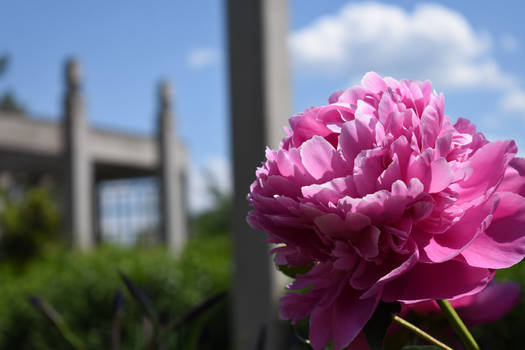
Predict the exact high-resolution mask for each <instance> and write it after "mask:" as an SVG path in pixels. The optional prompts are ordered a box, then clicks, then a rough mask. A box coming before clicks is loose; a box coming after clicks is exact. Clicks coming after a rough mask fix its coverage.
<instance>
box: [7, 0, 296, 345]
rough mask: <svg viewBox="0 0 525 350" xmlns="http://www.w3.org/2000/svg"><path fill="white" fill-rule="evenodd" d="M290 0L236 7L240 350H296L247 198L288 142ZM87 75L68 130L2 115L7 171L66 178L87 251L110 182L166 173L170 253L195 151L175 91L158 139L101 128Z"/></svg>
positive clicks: (70, 88)
mask: <svg viewBox="0 0 525 350" xmlns="http://www.w3.org/2000/svg"><path fill="white" fill-rule="evenodd" d="M287 6H288V2H287V1H286V0H228V1H227V17H228V18H227V23H228V52H229V71H230V108H231V126H232V133H231V135H232V145H233V147H232V150H233V154H232V155H233V175H234V179H233V180H234V181H233V182H234V217H233V227H232V239H233V244H234V283H233V300H232V301H233V303H232V318H233V321H232V335H233V341H234V344H233V346H234V348H235V349H237V350H246V349H248V348H251V347H252V346H253V345H254V343H255V342H256V341H257V338H258V337H259V334H260V333H261V331H264V333H265V334H266V341H265V349H268V350H284V349H287V345H286V342H287V339H286V335H287V332H286V330H285V327H284V325H285V323H283V322H282V321H279V319H278V310H277V305H278V298H279V296H281V295H282V292H283V286H284V283H285V281H284V280H283V277H282V276H281V275H280V274H278V273H277V272H276V270H275V268H274V266H273V263H272V261H271V258H270V256H269V254H268V253H269V248H270V247H269V245H268V244H267V243H266V238H265V234H264V233H262V232H256V231H255V230H253V229H251V228H250V227H249V226H248V224H247V223H246V219H245V218H246V215H247V213H248V210H249V206H248V202H247V201H246V194H247V192H248V190H249V186H250V184H251V182H252V181H253V180H254V179H255V169H256V167H257V166H258V165H259V164H260V162H261V161H263V160H264V150H265V147H266V146H270V147H272V148H275V147H277V146H278V144H279V141H280V139H281V138H282V137H284V136H285V134H284V131H283V126H284V125H286V123H287V119H288V117H289V116H290V111H291V95H290V79H289V75H290V74H289V62H288V59H289V55H288V47H287V32H288V28H287V26H288V11H287ZM83 104H84V102H83V96H82V93H81V77H80V69H79V66H78V64H77V63H76V62H75V61H70V62H69V63H68V64H67V67H66V93H65V99H64V108H63V118H62V123H51V122H44V121H37V120H33V119H30V118H20V117H17V116H10V115H7V114H6V113H2V112H0V172H1V171H4V170H6V171H24V172H33V173H51V174H53V175H55V176H57V177H58V178H60V179H63V180H64V184H65V187H66V188H65V191H64V193H65V194H66V196H65V201H64V203H65V205H64V207H65V208H66V209H67V215H66V217H67V218H69V220H68V223H67V232H69V233H71V236H70V237H71V241H72V243H73V244H74V245H76V246H79V247H82V248H90V247H92V246H93V245H94V244H95V243H96V241H97V240H98V239H99V237H97V234H96V232H97V231H98V230H97V227H95V226H96V225H94V223H96V222H97V220H96V213H97V208H96V204H95V203H94V201H93V192H94V188H95V185H96V183H97V182H99V181H102V180H106V179H116V178H129V177H140V176H158V177H159V179H160V191H159V195H160V204H161V206H160V207H161V226H162V233H163V237H164V240H165V241H166V243H167V244H168V245H169V247H170V248H172V249H174V250H178V249H180V247H181V246H182V244H183V242H184V240H185V238H186V235H187V233H186V231H187V229H186V219H185V217H186V211H185V209H186V206H185V203H184V198H185V196H184V188H183V187H184V180H183V179H184V177H185V171H186V154H185V151H184V148H183V147H182V145H181V144H180V142H179V141H178V140H177V138H176V137H175V135H174V133H173V130H172V128H173V116H172V112H171V99H170V93H169V86H168V85H167V84H162V85H161V87H160V89H159V115H158V119H157V122H158V124H157V135H156V138H149V137H138V136H133V135H126V134H123V133H116V132H109V131H103V130H96V129H92V128H90V127H89V126H88V124H87V120H86V118H85V115H84V106H83Z"/></svg>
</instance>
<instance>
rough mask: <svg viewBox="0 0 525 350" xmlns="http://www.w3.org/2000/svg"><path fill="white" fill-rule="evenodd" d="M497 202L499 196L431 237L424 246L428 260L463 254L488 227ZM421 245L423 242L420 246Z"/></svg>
mask: <svg viewBox="0 0 525 350" xmlns="http://www.w3.org/2000/svg"><path fill="white" fill-rule="evenodd" d="M497 204H498V198H496V197H493V198H491V199H490V200H488V201H487V202H485V203H483V204H482V205H480V206H478V207H473V208H471V209H469V210H467V211H466V212H465V214H464V215H463V217H462V218H461V220H459V222H457V223H456V224H455V225H453V226H452V227H450V228H449V229H448V230H447V231H446V232H445V233H443V234H439V235H434V236H433V237H431V238H430V240H429V242H428V243H427V244H426V245H424V246H423V252H424V255H425V256H426V258H427V259H428V261H429V262H434V263H440V262H443V261H447V260H450V259H452V258H454V257H455V256H457V255H459V254H461V252H463V251H464V250H465V249H467V248H468V247H469V245H471V244H472V242H473V241H474V240H475V239H476V237H478V236H479V235H480V234H481V233H482V232H483V231H484V230H485V229H486V228H487V227H488V225H489V224H490V222H491V220H492V214H493V212H494V210H495V209H496V206H497ZM421 236H423V235H421ZM417 238H419V237H417ZM421 245H422V242H420V247H421ZM425 260H426V259H425Z"/></svg>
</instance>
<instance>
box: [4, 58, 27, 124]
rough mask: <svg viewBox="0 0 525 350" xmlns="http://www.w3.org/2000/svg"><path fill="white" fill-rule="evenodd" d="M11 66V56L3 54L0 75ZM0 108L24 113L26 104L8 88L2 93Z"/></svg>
mask: <svg viewBox="0 0 525 350" xmlns="http://www.w3.org/2000/svg"><path fill="white" fill-rule="evenodd" d="M8 66H9V56H8V55H3V56H1V57H0V77H2V75H4V74H5V72H6V71H7V68H8ZM0 110H2V111H6V112H12V113H16V114H24V113H25V108H24V106H23V105H22V104H21V103H20V102H19V101H17V99H16V97H15V94H14V93H13V92H12V91H10V90H7V91H5V92H3V93H2V94H1V95H0Z"/></svg>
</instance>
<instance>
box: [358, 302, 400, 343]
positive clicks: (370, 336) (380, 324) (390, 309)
mask: <svg viewBox="0 0 525 350" xmlns="http://www.w3.org/2000/svg"><path fill="white" fill-rule="evenodd" d="M400 311H401V305H400V304H399V303H384V302H382V301H381V302H379V304H378V305H377V308H376V311H375V312H374V314H373V315H372V318H370V320H369V321H368V322H367V324H366V325H365V327H364V328H363V332H364V333H365V336H366V340H367V341H368V345H369V346H370V349H372V350H381V349H382V348H383V339H384V338H385V334H386V331H387V329H388V327H389V326H390V324H391V323H392V314H395V313H399V312H400Z"/></svg>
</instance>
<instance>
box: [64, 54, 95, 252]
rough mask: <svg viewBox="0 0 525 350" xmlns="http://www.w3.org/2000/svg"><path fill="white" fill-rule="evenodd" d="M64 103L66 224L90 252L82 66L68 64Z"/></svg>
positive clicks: (89, 189) (88, 163)
mask: <svg viewBox="0 0 525 350" xmlns="http://www.w3.org/2000/svg"><path fill="white" fill-rule="evenodd" d="M65 78H66V93H65V100H64V125H63V127H64V167H65V176H64V178H65V189H66V191H65V197H66V200H65V208H64V209H65V213H66V215H65V217H64V219H65V224H66V231H67V233H68V234H69V235H70V240H71V243H72V245H74V246H76V247H79V248H82V249H88V248H91V247H92V246H93V245H94V244H95V237H94V234H93V214H92V213H93V211H92V210H93V206H92V193H93V190H92V188H93V166H92V164H91V159H90V155H89V140H88V138H89V128H88V125H87V121H86V117H85V115H84V100H83V96H82V92H81V85H82V74H81V69H80V65H79V64H78V62H76V61H75V60H73V59H71V60H69V61H68V62H67V64H66V71H65Z"/></svg>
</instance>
